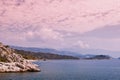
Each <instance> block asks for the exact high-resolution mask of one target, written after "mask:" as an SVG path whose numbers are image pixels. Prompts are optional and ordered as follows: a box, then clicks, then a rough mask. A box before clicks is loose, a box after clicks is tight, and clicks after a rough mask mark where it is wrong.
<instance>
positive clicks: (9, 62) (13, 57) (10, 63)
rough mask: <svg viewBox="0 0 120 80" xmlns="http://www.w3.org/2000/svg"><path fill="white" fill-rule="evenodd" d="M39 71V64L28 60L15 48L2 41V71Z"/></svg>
mask: <svg viewBox="0 0 120 80" xmlns="http://www.w3.org/2000/svg"><path fill="white" fill-rule="evenodd" d="M27 71H29V72H38V71H40V69H39V68H38V66H37V65H35V64H33V63H31V62H29V61H27V60H26V59H24V58H23V57H22V56H21V55H19V54H16V53H15V51H14V49H11V48H10V47H9V46H6V45H3V44H2V43H0V72H27Z"/></svg>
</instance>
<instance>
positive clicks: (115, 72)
mask: <svg viewBox="0 0 120 80" xmlns="http://www.w3.org/2000/svg"><path fill="white" fill-rule="evenodd" d="M35 63H36V64H38V65H39V66H40V68H41V70H42V71H41V72H27V73H0V80H120V60H118V59H113V60H48V61H37V62H35Z"/></svg>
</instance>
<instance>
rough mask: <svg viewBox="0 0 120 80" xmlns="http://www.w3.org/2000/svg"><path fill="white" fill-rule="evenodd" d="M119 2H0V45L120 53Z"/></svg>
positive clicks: (28, 0) (39, 0)
mask: <svg viewBox="0 0 120 80" xmlns="http://www.w3.org/2000/svg"><path fill="white" fill-rule="evenodd" d="M119 34H120V0H0V41H1V42H3V43H5V44H9V45H16V46H25V47H41V48H54V49H66V48H67V49H74V48H75V49H80V48H83V49H105V50H112V51H120V45H119V44H120V35H119Z"/></svg>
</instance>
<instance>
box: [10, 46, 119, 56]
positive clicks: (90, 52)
mask: <svg viewBox="0 0 120 80" xmlns="http://www.w3.org/2000/svg"><path fill="white" fill-rule="evenodd" d="M11 47H12V48H14V49H18V50H24V51H31V52H43V53H53V54H58V55H68V56H74V57H79V58H89V57H94V56H96V55H111V54H113V53H115V54H118V53H120V52H114V51H108V50H102V49H79V50H72V49H65V50H56V49H49V48H34V47H18V46H11Z"/></svg>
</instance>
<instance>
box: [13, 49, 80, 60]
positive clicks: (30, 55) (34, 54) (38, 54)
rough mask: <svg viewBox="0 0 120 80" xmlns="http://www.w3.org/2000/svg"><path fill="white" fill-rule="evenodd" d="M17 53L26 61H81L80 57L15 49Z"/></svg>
mask: <svg viewBox="0 0 120 80" xmlns="http://www.w3.org/2000/svg"><path fill="white" fill-rule="evenodd" d="M15 52H16V53H17V54H21V55H22V56H23V57H24V58H26V59H79V58H78V57H73V56H68V55H59V54H52V53H44V52H31V51H24V50H17V49H15Z"/></svg>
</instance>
